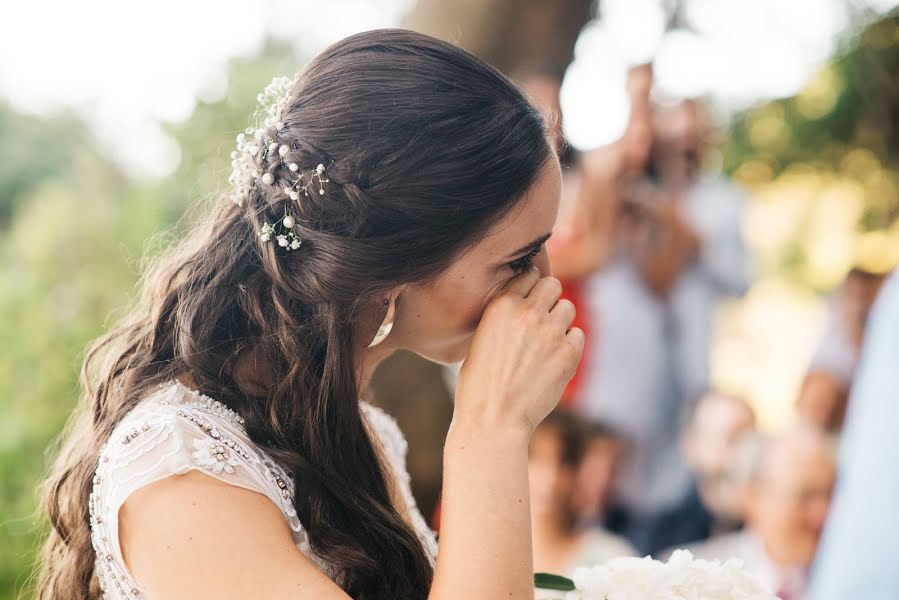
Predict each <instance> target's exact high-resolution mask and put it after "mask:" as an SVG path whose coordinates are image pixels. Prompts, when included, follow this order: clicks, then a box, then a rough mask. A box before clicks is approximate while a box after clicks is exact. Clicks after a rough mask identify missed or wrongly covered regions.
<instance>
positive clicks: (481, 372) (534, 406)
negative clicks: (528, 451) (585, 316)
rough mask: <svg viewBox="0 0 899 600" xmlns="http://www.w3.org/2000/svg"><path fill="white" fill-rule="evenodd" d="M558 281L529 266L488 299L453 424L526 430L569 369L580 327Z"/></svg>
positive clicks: (550, 403) (579, 345)
mask: <svg viewBox="0 0 899 600" xmlns="http://www.w3.org/2000/svg"><path fill="white" fill-rule="evenodd" d="M561 293H562V284H561V283H559V280H558V279H555V278H554V277H544V278H542V279H541V278H540V276H539V272H538V271H537V269H536V268H531V269H529V270H528V271H525V272H524V273H522V274H521V275H518V276H517V277H514V278H513V279H511V280H510V281H509V282H508V283H507V284H506V285H505V286H504V287H503V288H502V289H501V290H500V292H499V293H497V295H496V296H495V297H494V298H493V299H492V300H491V301H490V304H488V306H487V309H486V310H485V311H484V315H483V317H482V318H481V322H480V324H479V325H478V328H477V331H476V332H475V335H474V339H473V340H472V343H471V348H470V350H469V352H468V357H467V358H466V359H465V363H464V364H463V365H462V370H461V372H460V373H459V381H458V384H457V387H456V409H455V414H454V416H453V425H454V427H465V428H468V427H474V428H487V429H491V430H494V431H496V430H497V428H500V429H501V428H509V427H512V428H518V429H519V430H520V431H523V432H524V433H525V434H526V435H527V436H528V437H529V436H530V434H531V433H533V431H534V429H535V428H536V427H537V425H539V424H540V422H541V421H542V420H543V419H544V418H545V417H546V415H547V414H549V412H550V411H552V409H553V408H554V407H555V406H556V404H558V402H559V398H560V397H561V395H562V392H563V391H564V389H565V386H566V384H567V383H568V381H569V380H570V379H571V378H572V377H573V376H574V372H575V368H576V367H577V364H578V361H580V358H581V353H582V351H583V348H584V333H583V332H582V331H581V330H580V329H578V328H576V327H574V328H571V323H572V321H573V320H574V312H575V311H574V305H573V304H572V303H571V302H570V301H568V300H564V299H561V300H560V295H561Z"/></svg>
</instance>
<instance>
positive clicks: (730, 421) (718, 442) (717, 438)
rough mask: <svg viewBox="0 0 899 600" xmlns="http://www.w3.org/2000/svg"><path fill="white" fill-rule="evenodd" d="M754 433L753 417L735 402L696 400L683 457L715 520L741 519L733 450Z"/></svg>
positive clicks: (709, 396) (717, 398)
mask: <svg viewBox="0 0 899 600" xmlns="http://www.w3.org/2000/svg"><path fill="white" fill-rule="evenodd" d="M753 431H755V416H754V414H753V412H752V410H751V409H750V408H749V406H748V405H747V404H746V403H745V402H744V401H742V400H740V399H738V398H732V397H730V396H726V395H722V394H716V393H711V394H707V395H706V396H704V397H703V398H701V399H700V401H699V403H698V404H697V405H696V411H695V413H694V415H693V419H692V421H691V423H690V427H689V428H688V430H687V432H686V434H685V436H684V441H683V448H684V456H685V458H686V459H687V462H688V463H689V464H690V467H691V469H692V470H693V472H694V473H695V474H696V477H697V479H698V480H699V491H700V494H701V495H702V499H703V502H704V503H705V504H706V506H707V507H708V508H709V510H710V511H711V512H712V513H713V514H715V515H716V516H717V517H719V518H724V519H741V518H742V515H741V514H740V513H741V510H742V508H741V503H742V502H741V498H740V488H739V482H738V481H736V479H735V476H734V471H735V467H736V464H735V463H736V458H737V457H736V450H737V445H738V443H739V442H740V440H741V439H742V438H743V436H745V435H746V434H749V433H751V432H753Z"/></svg>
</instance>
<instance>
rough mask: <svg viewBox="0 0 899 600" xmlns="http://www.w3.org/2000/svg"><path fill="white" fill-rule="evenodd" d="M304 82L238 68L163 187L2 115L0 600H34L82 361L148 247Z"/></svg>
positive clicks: (246, 64) (57, 132) (222, 181)
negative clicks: (280, 87) (40, 496)
mask: <svg viewBox="0 0 899 600" xmlns="http://www.w3.org/2000/svg"><path fill="white" fill-rule="evenodd" d="M296 68H297V59H296V57H294V56H293V54H292V52H291V51H290V50H289V49H288V48H287V47H286V46H283V45H275V44H270V45H269V46H268V47H267V48H266V49H265V51H264V52H263V53H262V55H261V56H259V57H256V58H254V59H245V60H235V61H234V62H233V63H232V64H231V65H230V69H229V89H228V92H227V94H226V97H225V98H224V99H222V100H221V101H218V102H214V103H200V104H198V105H197V107H196V110H195V113H194V115H193V117H192V118H191V119H190V120H189V121H187V122H186V123H183V124H179V125H177V126H169V127H168V131H169V132H170V133H171V135H173V136H174V137H175V138H176V140H177V141H178V143H179V145H180V147H181V153H182V162H181V165H180V167H179V169H178V171H177V172H176V173H175V174H174V175H173V176H172V177H170V178H167V179H166V180H164V181H155V182H140V181H135V180H131V179H129V178H128V177H126V176H125V175H124V174H123V173H122V172H120V171H119V170H118V169H117V168H116V167H115V166H114V165H113V164H112V163H111V162H110V161H108V160H107V159H105V158H103V157H102V155H101V153H100V152H98V151H97V150H96V149H95V148H94V147H93V146H92V144H93V143H94V142H93V138H92V137H91V136H90V135H89V134H88V132H87V131H86V128H85V127H84V126H83V125H82V124H81V123H80V122H79V121H78V120H77V119H76V118H75V117H73V116H71V115H63V116H60V117H54V118H48V119H40V118H37V117H31V116H24V115H20V114H16V113H15V112H13V111H12V110H10V109H8V108H4V107H0V314H2V315H3V318H2V319H0V356H2V359H0V415H2V418H0V515H2V518H0V600H5V599H10V598H15V597H17V595H21V596H22V597H27V596H28V594H27V590H28V586H29V580H28V577H29V573H30V571H31V566H32V564H33V562H34V560H35V556H36V552H37V550H38V549H39V547H40V541H41V538H42V536H43V533H44V531H45V529H44V528H45V524H44V523H43V522H42V521H41V520H40V519H38V518H36V517H37V496H36V493H35V492H36V487H37V485H38V484H39V482H40V480H41V478H42V476H43V474H44V473H45V471H46V469H47V468H48V465H49V463H50V461H51V460H52V458H53V456H52V452H53V450H52V448H53V444H52V442H53V440H54V438H56V436H57V435H58V434H59V432H60V431H61V430H62V428H63V426H64V424H65V422H66V420H67V418H68V416H69V414H70V412H71V410H72V408H73V407H74V405H75V403H76V401H77V399H78V373H79V370H80V366H81V360H82V358H83V356H84V351H85V350H86V348H87V346H88V344H89V343H90V341H91V340H92V339H94V338H96V337H97V336H98V335H99V334H100V333H101V332H102V331H103V330H104V329H105V327H106V326H108V325H109V324H110V323H111V322H113V321H114V320H115V318H116V317H117V316H119V315H121V314H122V312H123V310H124V309H126V308H127V306H129V305H130V303H131V302H132V300H133V298H134V296H135V293H136V290H135V287H134V286H135V282H136V281H137V278H138V275H139V267H140V259H141V257H142V255H143V254H144V251H145V248H147V247H148V240H151V239H153V240H158V241H162V242H163V243H164V241H165V239H167V236H166V235H161V234H163V233H164V232H169V233H171V231H172V230H173V226H176V225H177V223H178V221H179V219H180V218H181V216H182V215H183V214H184V213H185V211H186V209H188V208H189V207H190V206H192V205H194V204H195V203H197V202H198V201H200V200H202V199H204V198H207V197H209V196H210V195H212V194H214V193H216V192H219V191H221V190H223V189H224V186H225V185H226V184H227V179H228V174H229V172H230V168H231V167H230V158H229V153H230V152H231V150H232V147H233V144H234V137H235V135H236V134H237V132H239V131H241V130H243V129H244V127H246V125H247V123H246V120H247V118H248V116H249V115H250V113H251V112H252V108H253V105H254V103H255V97H256V94H257V93H258V91H259V90H261V89H262V88H263V87H264V86H265V84H267V83H268V82H269V81H270V80H271V78H272V77H273V76H274V75H276V74H286V73H292V72H293V71H294V70H295V69H296ZM175 229H177V228H175Z"/></svg>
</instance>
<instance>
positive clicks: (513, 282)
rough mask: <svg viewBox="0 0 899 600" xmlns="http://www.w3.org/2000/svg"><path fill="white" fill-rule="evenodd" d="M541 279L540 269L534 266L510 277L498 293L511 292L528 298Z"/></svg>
mask: <svg viewBox="0 0 899 600" xmlns="http://www.w3.org/2000/svg"><path fill="white" fill-rule="evenodd" d="M539 280H540V271H538V270H537V268H536V267H532V268H530V269H528V270H526V271H525V272H523V273H521V274H520V275H516V276H515V277H513V278H512V279H510V280H509V281H508V283H506V285H505V286H503V288H502V290H500V293H499V294H497V295H502V294H511V295H515V296H519V297H521V298H526V297H527V296H528V294H529V293H530V292H531V289H532V288H533V287H534V285H535V284H536V283H537V282H538V281H539Z"/></svg>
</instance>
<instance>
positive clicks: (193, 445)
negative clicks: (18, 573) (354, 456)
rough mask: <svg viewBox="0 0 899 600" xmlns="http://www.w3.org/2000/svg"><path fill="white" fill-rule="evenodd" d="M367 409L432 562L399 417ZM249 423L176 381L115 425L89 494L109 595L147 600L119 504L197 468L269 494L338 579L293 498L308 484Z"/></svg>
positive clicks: (299, 539)
mask: <svg viewBox="0 0 899 600" xmlns="http://www.w3.org/2000/svg"><path fill="white" fill-rule="evenodd" d="M360 406H361V408H362V414H363V416H364V417H365V418H366V419H367V421H368V424H369V425H370V429H371V430H372V431H374V432H375V433H377V435H378V438H379V439H380V442H381V445H382V446H383V449H384V453H385V455H386V458H387V460H388V462H389V464H390V466H391V467H392V468H393V470H394V474H395V477H396V480H397V483H398V487H399V488H400V492H401V495H402V497H403V499H404V500H405V502H406V505H407V506H406V508H407V509H408V513H409V515H410V518H411V520H412V524H413V525H414V527H415V530H416V533H417V534H418V537H419V539H420V540H421V543H422V546H423V547H424V549H425V553H426V554H427V555H428V556H429V558H430V559H431V562H432V564H433V563H434V561H435V559H436V555H437V542H436V540H435V538H434V532H433V531H431V530H430V528H429V527H428V526H427V523H426V522H425V520H424V518H422V516H421V513H420V512H419V510H418V508H417V507H416V505H415V500H414V498H413V497H412V492H411V488H410V482H409V473H408V471H407V470H406V450H407V446H406V439H405V437H404V436H403V434H402V432H401V431H400V429H399V427H398V426H397V424H396V421H394V420H393V418H392V417H390V416H389V415H387V414H386V413H385V412H383V411H382V410H380V409H379V408H376V407H374V406H372V405H370V404H368V403H365V402H362V403H360ZM243 425H244V423H243V419H242V418H241V417H240V416H239V415H238V414H237V413H236V412H234V411H233V410H231V409H230V408H228V407H227V406H225V405H224V404H223V403H221V402H219V401H217V400H215V399H213V398H209V397H207V396H204V395H202V394H200V393H198V392H197V391H195V390H192V389H190V388H188V387H186V386H184V385H182V384H181V383H179V382H177V381H172V382H171V383H168V384H164V385H162V386H160V387H159V389H158V390H156V391H155V392H154V393H152V394H150V395H149V396H148V397H146V398H145V399H143V400H142V401H141V402H140V404H138V405H137V406H136V407H135V408H134V409H132V410H131V411H130V412H129V413H128V414H127V415H126V416H125V418H124V419H122V421H121V422H120V423H119V424H118V425H117V426H116V427H115V429H114V430H113V432H112V435H111V436H110V438H109V440H108V441H107V443H106V445H105V446H104V447H103V448H102V450H101V451H100V457H99V461H98V464H97V470H96V473H95V475H94V481H93V488H92V492H91V497H90V524H91V540H92V542H93V546H94V551H95V552H96V570H97V576H98V578H99V582H100V586H101V588H102V589H103V591H104V594H105V598H107V599H108V600H113V599H115V600H118V599H121V598H128V599H134V598H146V597H147V596H146V594H144V593H143V592H142V591H141V589H140V586H139V585H138V584H137V582H135V581H134V579H133V578H132V577H131V574H130V573H129V571H128V568H127V566H126V565H125V562H124V560H123V558H122V552H121V549H120V547H119V533H118V514H119V508H120V507H121V505H122V504H123V503H124V501H125V499H126V498H127V497H128V496H129V495H130V494H131V493H132V492H134V491H135V490H137V489H138V488H140V487H142V486H145V485H148V484H150V483H153V482H154V481H158V480H160V479H162V478H164V477H168V476H170V475H175V474H183V473H186V472H188V471H190V470H191V469H197V470H199V471H202V472H203V473H205V474H207V475H209V476H212V477H215V478H217V479H220V480H221V481H224V482H226V483H229V484H231V485H236V486H240V487H244V488H247V489H250V490H253V491H256V492H259V493H261V494H263V495H265V496H266V497H268V498H269V500H271V501H272V502H273V503H274V504H275V505H276V506H277V507H278V508H279V509H280V511H281V513H282V514H283V515H284V518H285V519H286V520H287V523H288V525H289V526H290V529H291V533H292V535H293V540H294V543H295V544H296V546H297V548H298V549H299V550H300V551H301V552H303V554H305V555H306V556H307V557H308V558H309V560H310V561H312V562H313V564H315V565H316V566H317V567H318V568H319V569H320V570H321V571H322V572H324V573H325V574H326V575H328V576H329V577H332V579H333V577H334V573H333V570H332V569H331V568H330V567H329V565H328V564H327V563H326V562H325V561H324V560H323V559H322V558H321V557H319V556H317V555H316V554H315V553H314V552H313V551H312V549H311V548H310V546H309V540H308V539H307V537H306V533H305V530H304V529H303V525H302V523H300V521H299V519H298V518H297V513H296V511H295V510H294V508H293V502H292V498H293V495H294V494H295V493H302V484H300V486H299V489H298V487H297V486H296V483H295V482H294V481H293V480H292V479H291V477H290V476H289V475H288V474H287V473H286V472H285V471H284V469H282V468H281V467H280V466H279V465H278V464H276V463H275V462H274V460H272V459H271V458H270V457H269V456H268V455H267V454H266V453H265V452H264V451H263V450H262V449H261V448H260V447H258V446H256V445H255V444H254V443H253V442H252V441H251V440H250V439H249V437H248V436H247V434H246V431H245V430H244V427H243Z"/></svg>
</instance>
